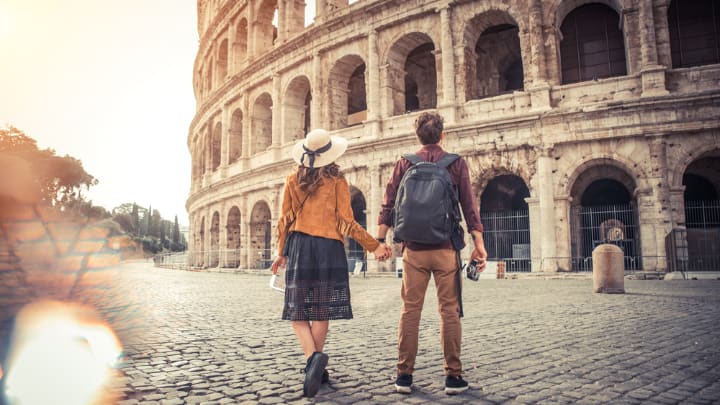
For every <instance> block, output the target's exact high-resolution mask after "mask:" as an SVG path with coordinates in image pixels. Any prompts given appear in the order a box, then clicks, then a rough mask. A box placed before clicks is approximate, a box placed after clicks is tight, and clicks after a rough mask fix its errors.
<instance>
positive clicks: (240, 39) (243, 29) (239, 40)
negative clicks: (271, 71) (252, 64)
mask: <svg viewBox="0 0 720 405" xmlns="http://www.w3.org/2000/svg"><path fill="white" fill-rule="evenodd" d="M232 48H233V55H234V60H235V67H234V69H235V73H237V72H239V71H240V66H241V65H242V62H243V61H245V60H247V56H248V22H247V19H245V18H242V19H240V21H239V22H238V24H237V27H236V28H235V42H234V43H233V44H232Z"/></svg>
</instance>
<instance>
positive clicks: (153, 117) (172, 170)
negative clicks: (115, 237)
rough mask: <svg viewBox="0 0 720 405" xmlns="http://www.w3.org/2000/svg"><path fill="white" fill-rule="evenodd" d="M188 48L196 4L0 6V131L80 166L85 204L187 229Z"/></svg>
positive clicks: (137, 0) (66, 0)
mask: <svg viewBox="0 0 720 405" xmlns="http://www.w3.org/2000/svg"><path fill="white" fill-rule="evenodd" d="M307 3H308V6H307V8H306V21H311V20H312V19H313V17H314V14H315V10H314V7H315V6H314V3H315V2H314V0H310V1H308V2H307ZM351 3H354V1H351ZM198 42H199V36H198V32H197V1H196V0H122V1H111V0H0V126H1V127H5V126H6V125H12V126H14V127H16V128H18V129H20V130H21V131H23V132H24V133H25V134H26V135H28V136H29V137H31V138H33V139H35V140H36V141H37V142H38V147H40V148H41V149H44V148H52V149H54V150H55V151H56V153H57V155H59V156H64V155H70V156H72V157H74V158H77V159H79V160H80V161H82V163H83V167H84V168H85V171H86V172H88V173H89V174H91V175H93V176H94V177H95V178H97V179H98V180H99V184H98V185H96V186H93V187H91V189H90V190H89V191H87V192H86V196H87V198H88V199H90V200H92V202H93V204H94V205H99V206H102V207H105V208H106V209H108V210H112V209H113V208H114V207H117V206H119V205H120V204H123V203H133V202H134V203H137V204H138V205H140V206H143V207H146V208H147V207H148V206H152V208H153V209H157V210H158V211H160V214H161V215H162V216H163V218H165V219H168V220H173V219H174V216H175V215H177V216H178V220H179V222H180V223H181V224H185V225H187V224H188V223H189V221H188V215H187V211H186V209H185V202H186V200H187V198H188V195H189V190H190V169H191V168H190V153H189V151H188V148H187V135H188V129H189V126H190V122H191V121H192V119H193V116H194V114H195V107H196V105H195V96H194V93H193V88H192V72H193V64H194V61H195V56H196V53H197V50H198Z"/></svg>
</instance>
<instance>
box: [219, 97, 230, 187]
mask: <svg viewBox="0 0 720 405" xmlns="http://www.w3.org/2000/svg"><path fill="white" fill-rule="evenodd" d="M220 116H221V118H220V119H221V120H222V121H221V124H220V125H222V126H221V128H222V132H221V134H220V168H219V169H220V175H221V176H222V177H225V174H226V172H227V166H228V162H229V161H230V129H231V128H230V121H231V120H230V106H229V105H224V106H223V109H222V113H221V114H220Z"/></svg>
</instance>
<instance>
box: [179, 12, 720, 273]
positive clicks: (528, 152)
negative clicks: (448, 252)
mask: <svg viewBox="0 0 720 405" xmlns="http://www.w3.org/2000/svg"><path fill="white" fill-rule="evenodd" d="M598 2H599V3H602V4H604V5H606V6H607V7H609V8H610V9H612V10H614V12H616V13H617V14H618V16H619V18H620V23H621V29H622V31H623V35H624V38H625V55H626V64H627V74H626V75H624V76H617V77H608V78H599V79H597V80H591V81H586V82H579V83H572V84H563V83H562V77H561V59H562V58H561V55H560V46H559V44H560V41H561V39H562V38H561V37H562V35H561V33H560V25H561V24H562V21H563V19H564V18H565V17H566V16H567V15H568V14H569V13H571V12H572V11H573V10H575V9H576V8H577V7H580V6H582V5H584V4H585V3H587V2H585V1H580V0H553V1H547V2H545V1H539V0H531V1H520V0H510V1H500V0H491V1H469V0H462V1H447V0H435V1H419V0H418V1H407V0H405V1H400V0H364V1H362V0H361V1H358V2H356V3H354V4H351V5H349V4H347V2H346V1H328V0H318V1H317V2H316V4H317V9H318V10H319V14H318V16H316V19H315V22H314V23H313V24H312V25H310V26H308V27H307V28H304V27H301V24H300V19H299V17H298V16H299V14H298V13H299V12H298V10H299V9H297V7H299V6H298V4H299V3H298V2H280V3H281V4H285V3H287V4H288V5H281V6H280V7H278V16H279V21H280V23H279V24H280V27H279V28H278V32H280V33H281V34H278V38H277V39H276V40H275V42H274V44H268V43H266V42H267V41H266V40H263V39H262V38H261V37H262V35H265V34H262V33H260V32H258V30H257V29H256V27H258V26H262V24H265V23H267V15H269V14H271V13H270V12H269V11H271V10H270V9H269V8H268V7H270V8H271V6H272V3H273V2H272V1H253V0H248V1H240V2H231V1H225V2H223V1H218V2H215V3H213V4H215V8H212V4H211V2H203V1H199V2H198V8H199V10H200V13H199V15H200V16H201V18H200V20H199V34H200V37H201V43H200V49H199V51H198V56H197V59H196V62H195V70H194V72H195V74H194V76H195V77H194V81H193V82H194V84H195V91H196V96H197V101H198V107H197V113H196V116H195V117H194V119H193V122H192V124H191V128H190V131H189V134H188V147H189V149H190V153H191V154H192V156H193V159H192V161H193V174H192V176H193V179H192V188H191V194H190V197H189V199H188V202H187V207H188V210H189V213H190V218H191V229H190V234H191V236H190V240H192V241H194V243H193V245H192V249H193V250H194V251H195V252H196V253H197V254H195V256H194V259H193V261H194V264H195V265H198V266H207V265H208V263H209V259H210V254H209V253H207V250H208V249H209V248H210V247H211V246H212V245H213V242H212V241H214V244H215V245H217V246H221V247H224V246H227V241H228V238H229V237H230V239H232V240H233V243H235V242H234V241H235V239H234V238H235V236H230V235H228V233H227V232H228V231H227V229H228V228H227V226H226V225H227V223H228V217H229V215H230V211H231V210H234V211H233V212H239V218H240V220H239V221H240V230H239V237H240V246H241V248H242V249H245V250H246V251H247V252H244V253H243V255H244V256H243V257H242V258H241V259H240V263H239V266H241V267H246V266H251V267H252V266H253V265H254V260H253V257H255V256H258V255H259V253H258V252H259V251H261V250H263V249H266V248H267V249H272V248H274V246H275V242H276V237H275V235H276V229H275V224H276V221H277V217H278V213H279V209H280V201H281V198H282V187H283V184H284V179H285V176H286V175H287V174H288V173H289V172H290V171H292V170H293V168H294V164H293V162H292V160H291V159H290V154H289V152H290V150H291V148H292V145H293V143H294V141H295V139H297V138H298V137H301V136H302V134H301V133H300V132H298V131H302V128H303V123H302V122H299V120H304V118H305V115H304V114H305V110H304V107H305V106H304V105H303V106H302V108H301V106H300V100H302V101H303V102H304V100H305V99H304V98H303V97H304V96H306V95H307V93H309V94H310V96H311V101H310V105H309V113H308V114H309V115H310V126H311V127H312V128H316V127H324V128H328V129H331V130H332V131H333V132H334V133H335V134H337V135H340V136H344V137H346V138H348V139H349V140H350V147H349V149H348V152H347V153H346V154H345V155H344V156H343V157H342V158H341V159H340V160H339V161H338V163H339V164H340V165H341V166H342V168H343V170H344V171H345V173H346V175H347V177H348V180H349V182H350V184H351V185H352V186H353V187H355V188H357V190H359V192H361V193H362V196H363V198H364V199H365V200H366V202H367V209H366V214H367V222H368V229H369V231H370V232H371V233H373V232H375V231H376V229H377V226H376V225H375V223H376V218H377V215H378V212H379V209H380V204H381V201H382V196H383V192H384V186H385V183H386V182H387V180H388V178H389V175H390V172H391V170H392V166H393V164H394V162H395V161H396V160H397V158H398V157H399V156H400V154H401V153H405V152H411V151H414V150H417V149H418V144H417V141H416V139H415V137H414V135H413V122H414V120H415V118H416V117H417V115H418V112H416V111H411V112H409V113H408V112H407V111H406V107H407V104H406V94H405V91H406V77H411V78H412V79H414V81H415V82H417V83H418V84H420V85H421V86H425V87H428V86H427V85H428V83H433V84H432V85H431V86H429V87H434V89H432V88H431V89H421V90H420V94H419V99H420V100H422V101H421V102H420V104H421V105H422V106H428V105H430V106H432V109H437V110H439V111H440V112H441V114H443V115H444V117H445V119H446V134H447V137H446V141H445V143H444V144H443V146H444V147H445V148H446V149H448V150H451V151H454V152H457V153H461V154H462V155H463V156H464V157H465V159H466V160H467V161H468V165H469V167H470V172H471V177H472V181H473V188H474V192H475V193H476V197H477V198H478V201H480V197H481V196H482V194H483V192H484V190H485V187H486V186H487V184H488V183H489V182H490V181H491V180H492V179H493V178H496V177H497V176H500V175H513V176H517V177H519V178H520V179H522V181H523V182H524V183H525V185H526V186H527V188H528V190H529V191H530V197H529V198H527V199H526V202H527V204H528V210H529V221H530V245H531V248H530V250H531V256H532V270H533V271H557V270H570V269H572V266H573V264H572V256H573V255H574V254H575V253H574V252H573V247H572V246H573V240H575V239H577V238H578V236H577V235H574V234H573V229H572V226H571V222H572V218H571V212H572V211H573V209H575V208H576V207H578V206H579V205H580V201H581V199H582V196H583V193H584V192H585V191H586V190H587V189H588V188H589V187H590V185H591V184H593V182H595V181H597V180H603V179H606V180H612V181H615V182H617V183H619V184H621V185H622V186H623V187H625V188H626V189H627V191H628V193H629V194H630V195H631V202H632V205H633V207H635V208H634V209H635V210H636V216H637V222H638V229H639V231H638V233H639V236H638V238H637V241H638V244H639V246H638V247H637V250H638V255H642V256H644V257H645V258H644V259H643V268H645V269H648V270H653V269H664V268H665V263H664V258H663V257H662V256H664V255H665V245H664V237H665V235H666V234H667V233H668V232H669V231H670V229H672V228H673V227H677V226H683V225H684V202H683V185H682V184H683V183H682V177H683V174H684V173H685V171H686V170H687V168H688V167H689V166H690V165H691V164H692V163H693V162H695V161H696V160H697V159H699V158H701V157H708V156H709V157H712V158H714V159H717V158H718V157H719V156H720V124H719V123H720V65H717V64H716V65H707V66H699V67H693V68H683V69H673V68H672V66H671V62H670V49H669V47H670V41H669V37H668V35H669V34H668V22H667V9H668V6H669V4H670V2H669V1H666V0H654V1H636V0H607V1H602V0H601V1H598ZM289 10H290V11H289ZM293 10H294V11H293ZM263 19H264V20H263ZM283 22H284V23H283ZM258 24H260V25H258ZM283 24H286V25H285V26H284V27H283V26H282V25H283ZM287 24H289V25H287ZM504 24H507V25H511V26H515V27H517V31H516V32H517V34H511V33H510V31H505V30H499V32H493V31H492V28H493V27H498V26H502V25H504ZM488 29H491V30H490V31H486V30H488ZM488 32H489V34H488ZM512 35H516V36H512ZM507 36H510V38H506V37H507ZM225 38H228V40H229V42H228V44H229V45H227V47H228V48H227V52H228V56H227V59H228V60H229V61H230V62H229V63H228V68H227V70H226V71H225V70H224V68H223V67H222V64H220V65H221V66H220V67H218V66H217V65H218V61H219V60H220V61H221V60H222V59H223V57H224V56H223V55H225V52H226V50H225V49H224V47H225V45H224V43H225V42H224V40H225ZM483 38H485V39H483ZM488 38H489V39H488ZM493 38H495V39H493ZM500 39H502V41H500ZM263 41H264V42H263ZM478 41H485V42H482V45H483V46H480V47H478V46H477V44H478ZM488 41H489V42H488ZM500 42H504V44H503V43H500ZM418 47H426V48H431V49H432V50H431V51H430V53H429V55H431V56H433V57H434V66H431V65H429V64H428V63H432V62H433V60H432V59H428V58H427V57H421V58H420V59H418V60H415V63H412V64H410V65H408V60H410V61H413V55H414V54H413V51H416V50H417V49H418ZM476 48H477V49H483V50H484V51H490V52H492V54H493V55H491V56H492V57H490V58H483V57H482V55H478V51H476ZM518 52H519V54H520V55H519V58H520V61H521V66H522V76H523V77H522V80H521V83H522V89H517V90H515V91H511V92H509V93H506V94H499V93H501V92H502V91H501V89H500V87H499V83H500V81H501V80H500V78H501V76H503V74H507V71H506V67H507V66H510V65H511V64H512V60H513V58H517V57H518V55H517V54H518ZM426 55H427V54H426ZM363 65H364V82H365V88H364V93H363V92H362V86H357V80H358V79H357V77H356V78H355V79H354V80H355V81H354V83H355V84H354V85H352V86H350V85H349V83H350V79H351V76H352V73H353V72H354V71H355V70H356V69H358V67H360V66H363ZM503 66H505V67H503ZM496 67H497V69H500V70H496ZM433 69H434V72H433ZM224 72H225V73H224ZM484 72H487V73H484ZM429 74H430V75H432V77H429V76H428V75H429ZM419 87H420V86H419ZM498 94H499V95H498ZM353 97H356V98H360V97H362V98H364V100H365V102H366V105H367V110H366V111H365V112H364V113H363V114H364V121H362V122H361V124H358V125H352V126H349V121H350V120H351V118H352V117H350V116H349V115H348V114H347V112H348V110H347V108H348V98H351V99H352V98H353ZM301 109H302V111H301ZM238 117H242V118H238ZM216 125H221V128H222V131H221V132H222V133H221V134H220V138H221V139H217V138H214V137H213V136H214V133H215V132H214V131H211V129H214V128H216ZM235 127H241V128H242V130H241V131H240V130H238V131H234V130H233V128H235ZM231 134H234V135H232V136H233V137H234V138H233V139H231ZM210 137H213V138H210ZM236 138H240V139H239V140H238V139H236ZM238 144H239V145H240V146H239V147H238V146H230V145H238ZM233 148H238V149H233ZM231 151H232V152H231ZM217 153H219V154H220V155H221V157H222V158H221V159H220V165H219V167H217V168H214V166H213V162H214V161H215V160H214V159H213V156H215V154H217ZM231 154H233V155H237V157H236V159H230V158H229V156H230V155H231ZM260 206H267V207H268V208H269V211H270V213H269V217H270V221H271V223H272V230H271V232H272V236H271V238H270V240H271V246H266V245H264V242H263V241H264V240H265V234H264V232H265V230H264V228H263V229H261V227H260V226H257V224H256V222H254V220H253V219H251V218H252V217H253V215H254V214H253V212H255V211H256V209H257V207H260ZM481 209H482V207H481ZM216 213H217V214H218V215H219V218H220V221H219V223H220V226H219V228H218V229H217V231H216V232H215V234H214V236H213V233H212V232H210V226H211V219H212V218H213V216H214V215H215V214H216ZM266 220H267V219H265V217H263V221H266ZM201 230H203V232H202V233H201ZM234 232H237V231H234ZM466 253H468V252H466ZM225 264H226V263H224V262H223V257H222V253H221V254H220V258H219V263H218V265H219V266H224V265H225ZM235 264H236V263H233V266H234V265H235ZM389 268H390V267H388V266H387V265H385V266H381V269H389Z"/></svg>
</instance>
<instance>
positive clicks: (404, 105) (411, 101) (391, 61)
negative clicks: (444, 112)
mask: <svg viewBox="0 0 720 405" xmlns="http://www.w3.org/2000/svg"><path fill="white" fill-rule="evenodd" d="M434 51H435V43H434V41H433V39H432V38H431V37H430V36H429V35H428V34H425V33H421V32H412V33H408V34H405V35H403V36H401V37H400V38H399V39H397V40H396V41H395V42H394V43H393V44H392V46H391V47H390V48H389V50H388V52H387V57H386V59H385V60H386V61H387V71H386V73H385V76H386V77H385V80H386V86H387V87H388V88H389V90H390V91H389V92H388V96H387V97H390V100H389V105H390V106H391V115H400V114H404V113H406V112H408V111H416V110H424V109H429V108H435V107H436V106H437V65H438V63H437V60H436V56H435V52H434Z"/></svg>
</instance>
